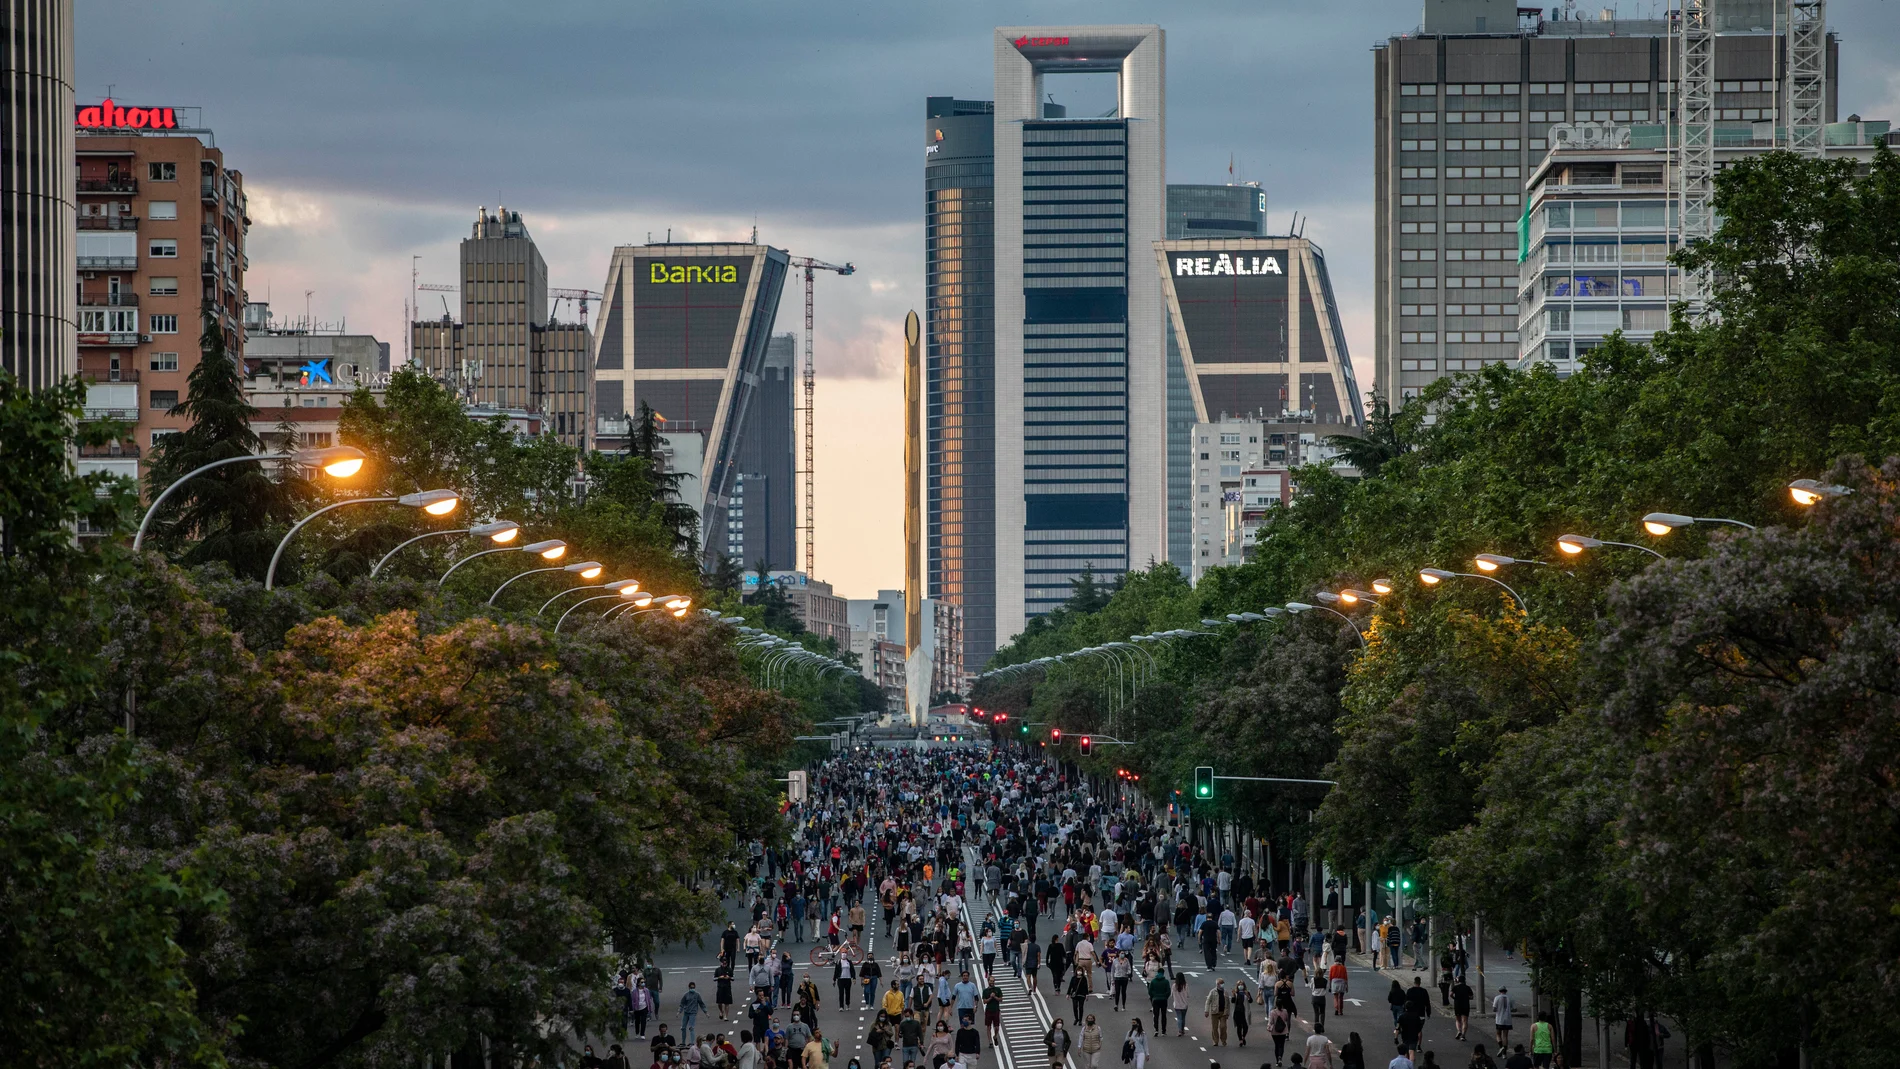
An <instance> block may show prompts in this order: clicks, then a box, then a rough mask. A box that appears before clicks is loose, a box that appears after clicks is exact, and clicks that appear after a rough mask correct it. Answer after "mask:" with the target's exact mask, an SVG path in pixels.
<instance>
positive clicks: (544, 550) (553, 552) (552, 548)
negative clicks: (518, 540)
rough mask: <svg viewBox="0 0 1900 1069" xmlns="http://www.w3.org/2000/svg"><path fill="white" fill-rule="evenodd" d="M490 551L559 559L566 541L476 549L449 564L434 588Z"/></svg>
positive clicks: (544, 558) (553, 540)
mask: <svg viewBox="0 0 1900 1069" xmlns="http://www.w3.org/2000/svg"><path fill="white" fill-rule="evenodd" d="M490 553H539V554H541V559H542V560H560V559H561V558H562V557H564V556H566V555H567V543H566V542H563V541H561V540H560V539H558V538H549V539H547V540H545V541H541V542H530V543H528V544H527V545H525V546H503V547H501V548H500V549H481V550H476V551H475V552H473V553H470V554H469V555H468V556H466V557H463V558H462V559H461V560H458V561H456V562H455V563H454V564H451V565H449V570H448V571H446V572H443V573H442V578H440V579H437V580H436V581H435V587H436V589H437V590H440V589H442V584H444V583H446V582H448V581H449V576H451V575H454V574H455V569H457V568H460V567H461V566H462V565H464V564H467V563H468V562H469V561H472V560H474V559H475V558H476V557H486V556H488V555H489V554H490Z"/></svg>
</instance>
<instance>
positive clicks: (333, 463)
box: [132, 445, 367, 553]
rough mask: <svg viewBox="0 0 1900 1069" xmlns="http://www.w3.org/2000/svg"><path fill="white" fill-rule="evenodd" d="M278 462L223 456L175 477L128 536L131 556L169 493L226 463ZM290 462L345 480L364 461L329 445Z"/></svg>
mask: <svg viewBox="0 0 1900 1069" xmlns="http://www.w3.org/2000/svg"><path fill="white" fill-rule="evenodd" d="M282 459H284V458H283V457H281V456H273V455H271V454H269V453H262V454H256V455H249V456H241V457H226V458H225V459H223V460H214V461H212V462H211V463H209V464H206V465H204V466H203V467H199V468H193V469H192V470H190V471H188V472H186V473H185V474H183V475H181V476H179V478H178V481H177V482H175V483H172V484H171V485H170V486H167V487H166V488H165V492H164V493H162V494H160V495H158V497H156V498H154V499H153V501H152V507H151V508H148V509H146V510H145V518H144V519H142V520H140V521H139V532H138V534H136V535H133V536H132V551H133V552H135V553H136V552H138V548H139V547H140V546H141V545H143V544H144V543H145V529H146V528H147V527H149V526H151V524H152V517H153V516H155V515H157V513H158V506H160V505H163V504H164V503H165V499H166V498H168V497H170V496H172V491H174V490H176V489H178V488H179V487H181V486H183V485H185V484H186V483H188V482H190V481H191V480H193V479H196V478H197V477H198V476H200V475H203V474H204V473H205V472H207V471H210V470H211V469H212V468H222V467H225V466H227V465H230V464H243V463H245V462H246V461H251V460H282ZM291 459H292V460H295V461H296V462H297V463H299V464H302V465H303V466H304V467H307V468H322V469H323V473H324V474H325V475H328V476H330V477H331V478H332V479H347V478H349V477H350V476H352V475H355V474H356V473H357V472H359V471H362V470H363V461H364V460H366V459H367V457H365V456H364V454H363V451H362V450H361V449H358V448H356V447H355V446H353V445H333V446H330V447H329V448H327V449H303V450H299V451H297V452H296V453H293V454H291Z"/></svg>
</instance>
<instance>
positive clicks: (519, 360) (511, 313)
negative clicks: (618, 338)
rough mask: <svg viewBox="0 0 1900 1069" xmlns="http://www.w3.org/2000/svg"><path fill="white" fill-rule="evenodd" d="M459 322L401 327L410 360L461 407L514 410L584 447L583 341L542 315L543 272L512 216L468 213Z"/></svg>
mask: <svg viewBox="0 0 1900 1069" xmlns="http://www.w3.org/2000/svg"><path fill="white" fill-rule="evenodd" d="M460 262H461V295H462V302H461V319H460V320H459V321H458V320H456V319H454V318H452V317H450V316H448V315H446V314H445V315H443V316H442V318H440V319H428V320H423V319H418V320H417V321H415V322H414V323H412V324H410V352H411V354H412V359H414V360H415V361H416V363H418V364H419V365H421V366H422V367H423V369H425V370H426V371H427V372H428V373H429V374H430V375H432V376H434V377H435V378H437V379H439V380H440V381H442V382H445V383H448V384H450V385H451V386H453V387H454V388H455V390H456V392H457V393H458V394H459V395H460V396H461V398H462V402H463V403H464V404H466V405H471V406H475V407H479V408H490V409H496V410H500V411H509V412H524V413H528V414H530V415H532V416H535V417H537V419H536V420H535V422H536V423H537V424H538V425H539V426H540V427H542V428H543V430H544V431H545V432H548V433H552V434H554V435H555V436H556V437H558V438H560V439H561V440H562V441H563V442H566V443H567V444H569V445H572V446H576V447H578V448H581V449H589V448H591V447H592V444H593V442H592V438H591V435H590V432H591V430H592V420H591V416H590V409H591V404H590V402H591V398H592V396H593V374H592V373H593V348H594V345H593V334H592V331H591V330H589V328H588V327H587V325H586V324H584V323H559V322H556V321H555V320H554V318H553V317H552V316H551V315H550V314H549V312H548V265H547V261H546V260H545V259H543V258H542V256H541V250H540V249H539V248H538V247H536V245H535V243H534V237H533V235H531V234H529V233H528V227H527V224H525V223H523V222H522V221H521V213H520V212H511V211H509V210H508V209H507V208H506V207H502V208H498V209H497V210H496V211H493V212H490V211H489V210H488V209H487V207H486V206H484V207H482V208H479V209H477V210H476V213H475V222H474V224H473V225H472V226H471V227H470V229H469V236H468V237H466V238H464V239H462V244H461V248H460Z"/></svg>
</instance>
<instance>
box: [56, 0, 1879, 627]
mask: <svg viewBox="0 0 1900 1069" xmlns="http://www.w3.org/2000/svg"><path fill="white" fill-rule="evenodd" d="M1419 2H1420V0H1344V2H1334V3H1314V2H1311V0H1307V2H1303V3H1293V2H1289V0H1169V2H1149V3H1134V2H1123V0H1091V2H1087V3H1083V2H1063V0H1043V2H1023V3H1011V4H1004V3H993V2H983V0H935V2H917V0H885V2H884V3H870V4H866V3H843V2H830V0H804V2H800V3H791V2H785V0H778V2H766V0H688V2H684V3H682V2H679V0H673V2H669V3H658V2H648V0H542V2H539V3H522V2H519V0H514V2H509V0H441V2H436V0H428V2H424V0H325V2H323V3H292V2H288V0H221V2H220V0H141V2H139V3H136V4H133V3H125V2H123V0H119V2H115V3H103V2H100V0H78V8H79V11H78V25H79V43H78V71H77V75H78V90H79V96H80V99H81V100H82V101H96V100H97V99H99V98H100V97H101V96H103V95H105V94H106V93H107V92H108V91H110V92H111V93H112V94H113V96H114V97H115V98H116V99H118V100H119V101H121V102H124V103H126V104H170V105H194V106H199V107H201V108H202V109H203V111H202V115H203V120H204V122H205V124H206V125H207V126H210V127H211V128H212V129H214V130H215V131H216V134H217V142H218V145H219V147H221V148H222V149H223V150H224V153H225V159H226V162H227V163H228V164H229V165H230V166H232V167H235V168H237V169H239V170H241V171H243V172H244V175H245V184H246V186H247V188H248V189H249V190H250V196H251V215H252V218H253V221H254V225H253V227H252V229H251V236H250V254H251V270H250V273H249V276H248V279H247V282H248V286H249V289H250V293H251V296H252V298H253V299H256V300H262V299H265V297H266V295H268V297H269V300H270V301H271V302H272V305H273V307H274V308H275V309H276V310H277V312H278V314H280V315H285V314H290V315H302V314H303V313H304V309H305V307H306V303H307V306H308V308H309V310H310V312H311V314H312V315H313V316H314V317H315V318H316V319H317V320H319V321H323V322H336V321H339V320H347V321H348V325H349V327H350V329H351V330H352V331H353V332H354V331H368V332H370V333H373V334H375V335H376V336H377V337H379V338H382V339H384V340H387V341H391V342H392V343H393V345H394V348H395V351H396V352H398V353H400V352H401V351H402V338H403V333H404V330H403V303H404V301H405V300H406V299H407V297H408V295H409V281H410V269H411V264H412V262H414V263H417V264H418V265H419V270H420V272H421V278H422V281H424V282H437V283H453V282H455V281H456V279H455V265H456V252H455V247H456V243H457V242H458V241H460V240H461V239H462V238H463V237H465V236H467V233H468V225H469V223H470V221H472V220H473V218H474V215H475V211H476V207H477V206H478V205H488V206H490V207H493V206H495V205H498V204H505V205H507V206H508V207H509V208H511V209H514V210H517V211H519V212H521V214H522V218H523V220H524V221H525V222H526V223H527V224H528V227H529V230H530V232H531V233H532V234H533V235H534V237H535V239H536V241H537V242H538V243H539V244H540V247H541V251H542V254H543V255H544V256H545V257H546V258H547V261H548V266H549V273H550V276H551V281H552V283H553V284H554V285H556V286H570V287H585V288H588V289H599V288H601V284H602V282H603V281H604V279H605V277H606V269H607V262H608V258H609V256H610V254H611V252H612V249H613V246H614V245H616V244H623V243H629V242H635V243H637V242H643V241H645V240H647V238H648V236H649V235H651V236H652V237H653V238H654V239H655V240H658V239H659V238H661V237H663V236H664V235H665V234H666V232H667V231H668V230H669V228H670V230H671V232H672V236H673V238H674V239H675V240H680V239H682V238H685V239H693V240H706V239H722V240H733V239H741V238H744V237H746V236H747V235H749V234H750V232H751V229H752V227H753V226H754V225H756V226H757V227H758V230H759V237H760V239H761V240H762V241H765V242H768V243H770V244H773V245H777V246H780V247H783V248H787V249H790V250H791V251H792V252H794V253H797V254H802V255H808V256H816V257H819V258H821V259H826V260H831V261H833V262H843V261H850V262H852V263H854V264H856V265H857V267H858V273H857V274H856V275H855V276H853V277H850V278H838V277H836V276H829V277H821V278H820V279H819V281H818V296H817V301H818V306H817V320H818V326H817V336H818V344H817V349H818V358H819V377H820V381H819V395H818V450H819V454H818V469H819V473H818V524H819V528H818V573H819V577H820V578H824V579H828V580H830V581H831V582H833V583H834V584H835V585H836V586H837V588H838V590H839V592H840V593H843V594H846V595H849V596H869V595H871V594H872V593H873V592H874V591H875V590H877V589H878V588H879V587H895V586H900V585H901V584H902V579H903V571H902V544H903V543H902V527H901V524H902V492H901V491H902V465H903V443H902V437H901V435H902V428H903V418H902V415H903V414H902V381H901V367H900V365H901V361H902V344H901V338H902V334H901V329H902V322H903V317H904V313H905V312H906V311H907V310H909V309H911V308H921V301H922V277H923V227H922V223H921V214H922V202H923V194H922V169H923V149H922V136H923V133H922V131H923V110H924V98H925V97H926V96H933V95H955V96H959V97H965V98H976V99H988V98H989V95H990V92H989V89H990V80H991V68H990V29H991V27H993V26H997V25H1036V24H1045V25H1063V24H1074V23H1085V22H1094V23H1113V22H1128V23H1147V22H1155V23H1159V24H1161V25H1162V26H1163V27H1164V28H1165V29H1166V30H1167V32H1168V178H1169V180H1170V181H1175V182H1219V181H1225V180H1226V178H1227V167H1228V161H1229V159H1230V157H1231V158H1232V160H1233V161H1234V167H1235V171H1236V176H1237V177H1238V178H1241V179H1243V180H1252V181H1258V182H1260V183H1261V184H1262V185H1263V186H1264V187H1265V189H1266V191H1267V194H1268V209H1269V227H1270V228H1271V229H1284V228H1285V226H1286V225H1287V223H1288V222H1289V221H1290V219H1291V217H1292V213H1293V212H1295V211H1297V212H1299V213H1301V214H1302V215H1305V216H1310V219H1311V221H1310V222H1309V223H1308V224H1307V227H1306V234H1307V236H1308V237H1311V238H1313V239H1314V240H1316V241H1317V242H1319V243H1320V245H1321V246H1323V247H1324V248H1325V249H1326V251H1327V253H1328V258H1329V261H1330V266H1331V268H1332V271H1333V283H1334V286H1335V288H1336V290H1337V292H1338V296H1339V299H1340V302H1341V304H1342V306H1343V309H1342V310H1343V312H1344V314H1345V317H1346V325H1347V334H1348V343H1349V345H1350V347H1351V349H1352V351H1353V353H1354V354H1355V359H1356V361H1357V363H1358V365H1359V379H1360V382H1362V383H1364V384H1366V385H1367V386H1370V384H1371V382H1372V374H1371V368H1370V365H1369V358H1370V355H1371V322H1370V295H1371V270H1372V207H1371V203H1370V198H1371V194H1372V94H1371V85H1370V82H1371V71H1372V57H1371V53H1370V49H1371V48H1372V46H1373V45H1375V44H1377V43H1379V42H1380V41H1381V40H1383V39H1384V38H1385V37H1386V36H1388V35H1389V34H1392V33H1395V32H1400V31H1405V30H1409V29H1413V28H1414V27H1416V26H1417V24H1418V20H1419V11H1420V6H1419ZM1583 6H1584V7H1586V8H1588V9H1589V10H1592V11H1594V10H1596V9H1598V8H1599V7H1602V6H1604V5H1603V4H1601V3H1590V4H1586V5H1583ZM1615 6H1617V7H1619V9H1620V14H1621V15H1622V16H1623V17H1626V18H1627V17H1645V16H1649V15H1652V14H1654V13H1656V12H1658V11H1660V10H1661V8H1662V4H1661V3H1660V2H1659V0H1644V2H1641V3H1636V2H1633V0H1619V2H1618V3H1617V4H1616V5H1615ZM1829 22H1830V26H1831V27H1833V28H1835V29H1837V30H1838V31H1839V32H1840V34H1841V38H1842V44H1841V70H1842V83H1841V87H1840V102H1841V111H1842V113H1843V114H1846V113H1848V112H1853V111H1858V112H1860V113H1862V114H1865V115H1867V116H1868V117H1870V118H1887V117H1893V118H1900V5H1897V4H1896V3H1895V2H1893V0H1835V2H1834V3H1833V4H1830V5H1829ZM1058 96H1060V94H1058ZM1077 103H1080V104H1086V103H1087V102H1086V101H1078V102H1077ZM412 257H420V259H419V260H418V261H412ZM306 293H307V294H308V296H306ZM425 296H433V295H428V294H425ZM452 302H453V298H451V303H452ZM799 305H800V299H799V296H798V294H797V293H795V292H794V291H793V289H791V288H789V287H788V289H787V291H786V294H785V299H784V301H783V303H782V305H781V308H780V314H779V328H780V329H781V330H794V329H796V328H797V326H798V322H799ZM428 308H429V304H427V303H425V304H424V310H425V311H427V310H428ZM564 311H565V312H568V313H571V309H566V310H564Z"/></svg>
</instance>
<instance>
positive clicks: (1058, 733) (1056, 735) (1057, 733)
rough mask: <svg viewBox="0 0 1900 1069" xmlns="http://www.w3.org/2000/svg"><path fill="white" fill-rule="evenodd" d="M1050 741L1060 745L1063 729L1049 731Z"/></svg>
mask: <svg viewBox="0 0 1900 1069" xmlns="http://www.w3.org/2000/svg"><path fill="white" fill-rule="evenodd" d="M1049 741H1050V742H1054V743H1060V742H1061V741H1062V729H1061V728H1050V729H1049Z"/></svg>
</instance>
